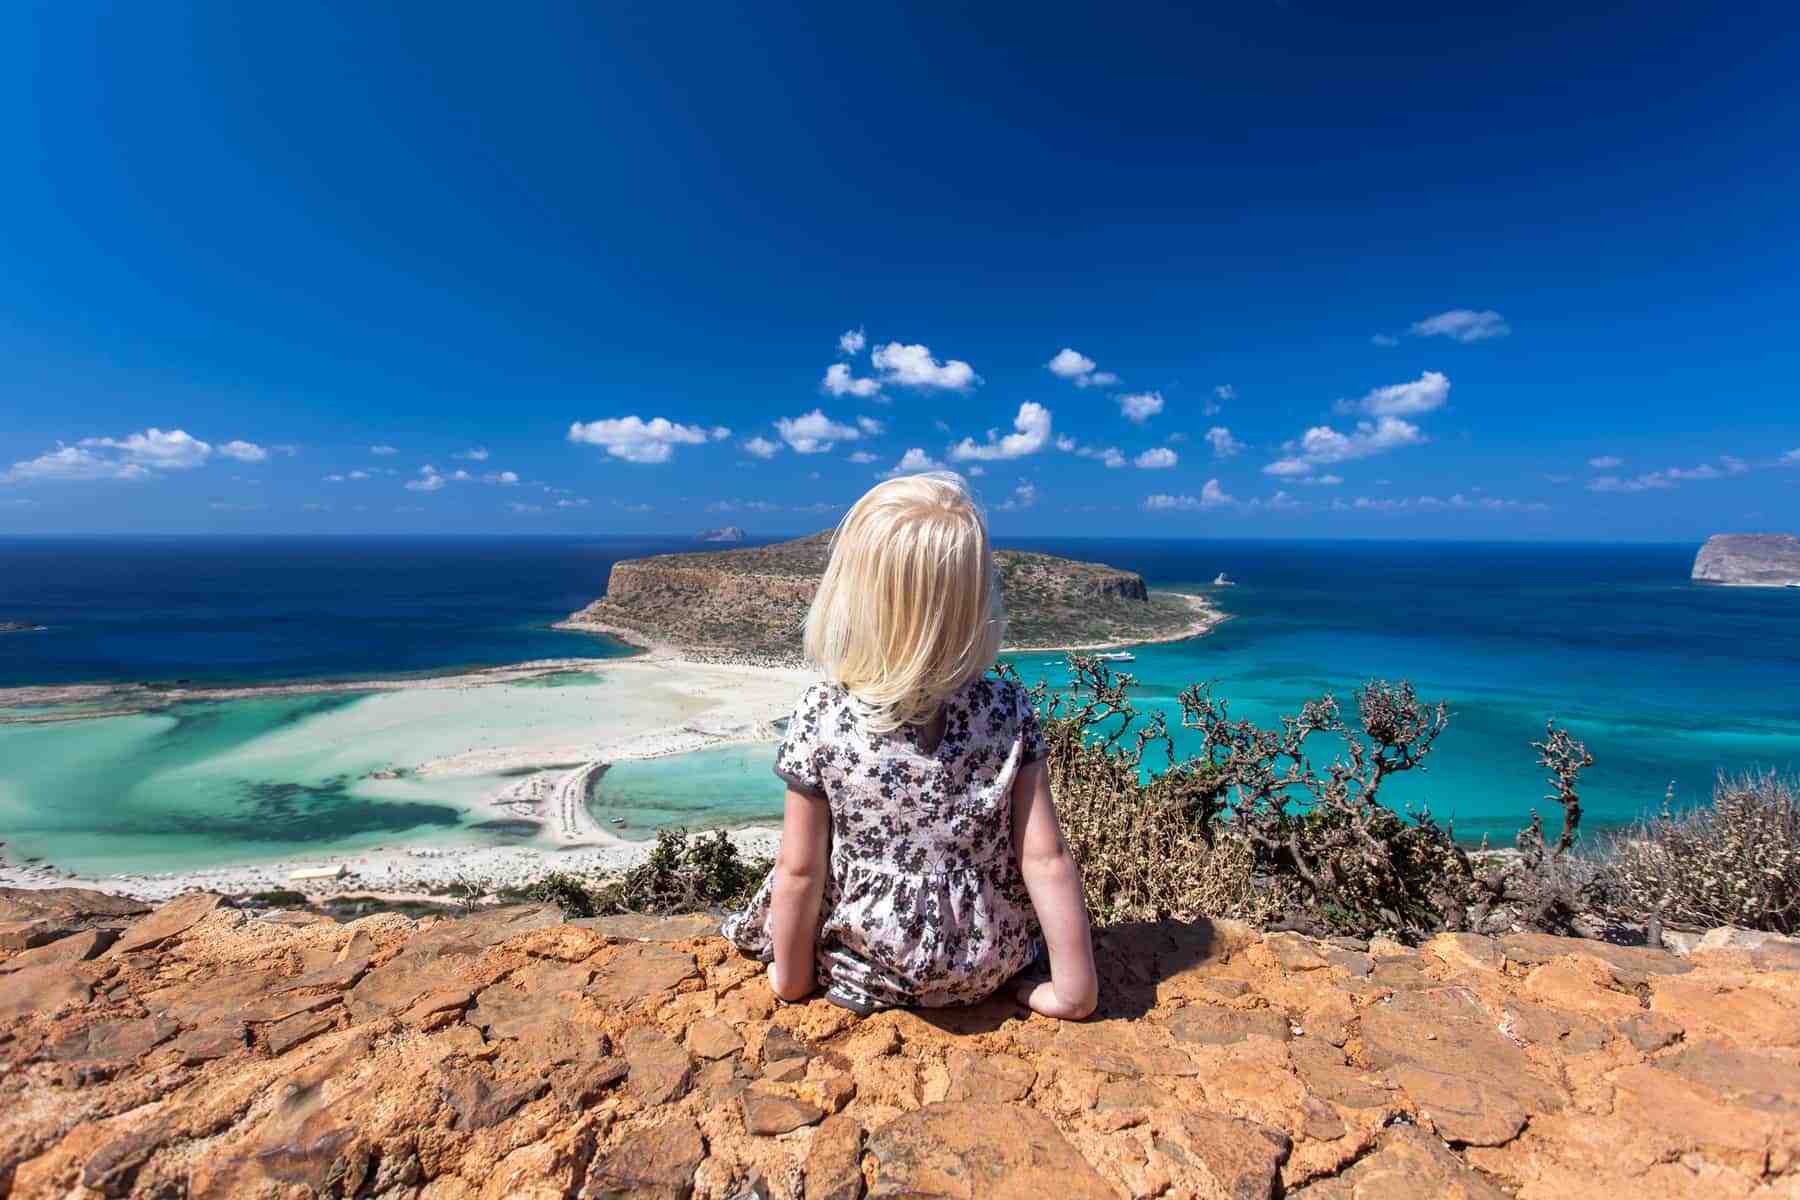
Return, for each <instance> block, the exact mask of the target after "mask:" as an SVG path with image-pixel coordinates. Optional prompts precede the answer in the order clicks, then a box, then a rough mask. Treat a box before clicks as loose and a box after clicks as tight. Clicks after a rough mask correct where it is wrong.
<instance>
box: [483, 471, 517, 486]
mask: <svg viewBox="0 0 1800 1200" xmlns="http://www.w3.org/2000/svg"><path fill="white" fill-rule="evenodd" d="M481 482H483V483H497V484H500V485H501V486H502V487H511V486H512V485H513V484H515V483H517V482H519V477H518V475H516V474H515V473H513V472H512V471H489V472H488V473H487V474H486V475H483V476H482V477H481Z"/></svg>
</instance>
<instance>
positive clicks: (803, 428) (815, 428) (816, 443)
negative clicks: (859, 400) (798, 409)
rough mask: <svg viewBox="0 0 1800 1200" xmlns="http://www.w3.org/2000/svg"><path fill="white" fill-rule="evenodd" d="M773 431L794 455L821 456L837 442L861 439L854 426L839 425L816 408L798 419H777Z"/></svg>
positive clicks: (859, 432)
mask: <svg viewBox="0 0 1800 1200" xmlns="http://www.w3.org/2000/svg"><path fill="white" fill-rule="evenodd" d="M775 430H776V432H778V433H779V434H781V440H782V441H784V442H786V443H787V444H788V445H789V446H792V447H793V448H794V453H796V454H823V453H824V452H825V451H827V450H829V449H831V448H832V446H834V445H836V444H837V443H838V442H854V441H856V440H857V439H858V438H860V437H862V431H861V430H860V429H858V428H857V427H856V426H854V425H842V424H839V423H838V422H836V421H833V420H832V419H831V418H830V417H828V416H826V415H825V413H824V410H822V409H817V408H815V409H813V410H812V411H811V412H809V413H804V414H802V415H801V416H798V417H781V418H779V419H778V420H777V421H776V422H775Z"/></svg>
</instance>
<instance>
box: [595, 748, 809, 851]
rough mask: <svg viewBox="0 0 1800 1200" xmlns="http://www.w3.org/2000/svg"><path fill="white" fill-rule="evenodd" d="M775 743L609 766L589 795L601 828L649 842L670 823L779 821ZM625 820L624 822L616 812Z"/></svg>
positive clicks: (719, 825)
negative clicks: (618, 821)
mask: <svg viewBox="0 0 1800 1200" xmlns="http://www.w3.org/2000/svg"><path fill="white" fill-rule="evenodd" d="M774 767H775V747H774V746H772V745H737V746H716V747H713V748H712V749H708V750H697V751H695V752H693V753H692V754H672V755H667V756H665V757H662V758H641V759H627V760H626V761H624V762H616V763H614V764H613V765H612V766H610V767H608V768H607V769H606V773H605V774H604V775H602V776H601V777H600V782H599V783H598V784H597V785H596V786H595V788H594V791H593V795H592V796H591V797H590V798H589V801H588V811H589V812H591V813H593V814H594V819H595V820H597V821H599V822H600V824H601V825H602V827H604V828H606V829H608V830H610V831H611V832H613V833H615V834H617V835H618V836H619V837H622V838H626V839H628V840H630V841H634V842H637V841H647V840H648V839H650V838H652V837H654V836H655V835H656V831H657V830H658V829H661V828H663V827H665V826H669V825H683V826H686V827H687V828H690V829H714V828H725V829H731V828H737V827H740V826H744V825H780V824H781V801H782V795H783V793H784V792H785V790H786V789H785V787H784V785H783V784H782V782H781V780H779V779H777V778H776V777H775V771H774ZM619 817H622V818H624V822H625V823H624V824H623V825H620V824H618V823H617V822H616V821H615V818H619Z"/></svg>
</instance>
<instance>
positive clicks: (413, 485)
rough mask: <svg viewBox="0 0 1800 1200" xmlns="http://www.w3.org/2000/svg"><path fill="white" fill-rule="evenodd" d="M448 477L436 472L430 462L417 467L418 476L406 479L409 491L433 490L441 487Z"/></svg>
mask: <svg viewBox="0 0 1800 1200" xmlns="http://www.w3.org/2000/svg"><path fill="white" fill-rule="evenodd" d="M448 478H449V477H448V476H445V475H441V474H439V473H438V469H437V468H436V467H434V466H432V465H431V464H430V463H426V464H425V465H424V466H422V467H420V468H419V477H418V478H417V479H409V480H407V481H406V490H407V491H409V492H435V491H438V490H440V489H442V488H443V486H444V484H445V482H446V481H447V479H448Z"/></svg>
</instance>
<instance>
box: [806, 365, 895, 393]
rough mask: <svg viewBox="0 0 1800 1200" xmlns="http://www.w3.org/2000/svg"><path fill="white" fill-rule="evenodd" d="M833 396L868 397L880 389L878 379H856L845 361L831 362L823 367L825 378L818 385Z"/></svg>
mask: <svg viewBox="0 0 1800 1200" xmlns="http://www.w3.org/2000/svg"><path fill="white" fill-rule="evenodd" d="M819 386H820V387H821V388H823V389H824V390H825V391H826V392H828V393H829V394H831V395H833V396H859V397H861V398H863V399H868V398H869V397H871V396H875V395H877V394H879V393H880V391H881V381H880V380H878V379H857V378H856V377H855V376H853V375H852V374H851V373H850V367H849V365H848V364H847V363H832V364H831V365H830V366H829V367H826V368H825V380H824V382H823V383H821V384H820V385H819Z"/></svg>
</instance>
